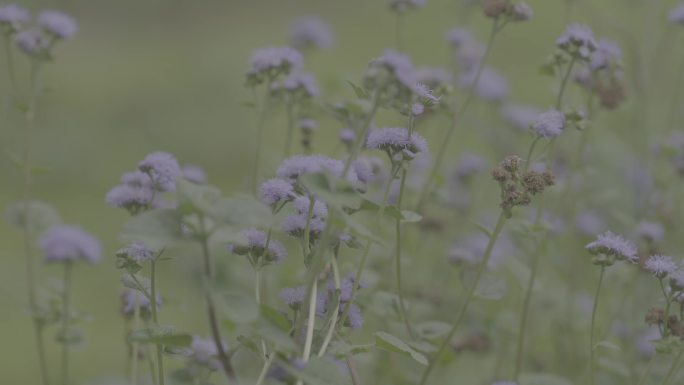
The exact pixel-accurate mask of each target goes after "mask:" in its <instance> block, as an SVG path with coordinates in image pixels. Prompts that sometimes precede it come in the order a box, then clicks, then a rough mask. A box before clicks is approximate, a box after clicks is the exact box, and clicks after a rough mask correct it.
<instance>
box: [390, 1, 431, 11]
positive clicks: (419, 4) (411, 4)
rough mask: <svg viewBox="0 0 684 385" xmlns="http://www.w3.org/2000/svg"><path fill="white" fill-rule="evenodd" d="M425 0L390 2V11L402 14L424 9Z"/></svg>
mask: <svg viewBox="0 0 684 385" xmlns="http://www.w3.org/2000/svg"><path fill="white" fill-rule="evenodd" d="M426 4H427V0H390V9H392V10H393V11H396V12H399V13H403V12H406V11H410V10H415V9H420V8H423V7H425V5H426Z"/></svg>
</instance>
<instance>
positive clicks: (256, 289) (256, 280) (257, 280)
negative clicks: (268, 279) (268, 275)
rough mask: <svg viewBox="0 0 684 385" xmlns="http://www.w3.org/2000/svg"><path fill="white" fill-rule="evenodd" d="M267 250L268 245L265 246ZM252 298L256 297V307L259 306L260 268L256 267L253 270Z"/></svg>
mask: <svg viewBox="0 0 684 385" xmlns="http://www.w3.org/2000/svg"><path fill="white" fill-rule="evenodd" d="M266 250H268V245H267V246H266ZM254 296H255V297H256V303H257V305H261V268H260V267H256V268H255V270H254Z"/></svg>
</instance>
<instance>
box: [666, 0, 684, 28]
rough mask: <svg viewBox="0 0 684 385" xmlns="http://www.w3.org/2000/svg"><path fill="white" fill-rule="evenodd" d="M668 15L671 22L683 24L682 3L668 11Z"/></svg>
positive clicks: (683, 11)
mask: <svg viewBox="0 0 684 385" xmlns="http://www.w3.org/2000/svg"><path fill="white" fill-rule="evenodd" d="M668 17H669V19H670V22H671V23H673V24H680V25H684V3H681V4H679V5H678V6H676V7H674V8H673V9H672V10H671V11H670V12H669V13H668Z"/></svg>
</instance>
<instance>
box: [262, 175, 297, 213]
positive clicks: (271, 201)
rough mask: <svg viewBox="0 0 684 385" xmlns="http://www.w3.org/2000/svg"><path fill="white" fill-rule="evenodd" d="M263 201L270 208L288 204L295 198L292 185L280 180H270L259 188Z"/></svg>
mask: <svg viewBox="0 0 684 385" xmlns="http://www.w3.org/2000/svg"><path fill="white" fill-rule="evenodd" d="M259 193H260V195H261V201H262V202H264V204H267V205H269V206H272V207H273V206H275V205H276V204H278V203H280V202H288V201H290V200H292V199H293V198H294V195H295V194H294V189H293V188H292V184H290V183H288V182H287V181H285V180H283V179H279V178H273V179H269V180H267V181H266V182H264V183H262V184H261V187H260V188H259Z"/></svg>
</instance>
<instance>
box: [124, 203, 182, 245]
mask: <svg viewBox="0 0 684 385" xmlns="http://www.w3.org/2000/svg"><path fill="white" fill-rule="evenodd" d="M182 239H183V232H182V230H181V218H180V216H179V215H178V213H177V212H176V211H175V210H171V209H164V210H152V211H147V212H144V213H142V214H140V215H138V216H135V217H132V218H131V219H129V220H128V221H127V222H126V223H124V225H123V229H122V230H121V240H122V241H123V242H124V243H130V242H142V243H144V244H145V245H146V246H147V247H149V248H151V249H156V250H161V249H163V248H165V247H169V246H172V245H175V244H178V243H179V242H180V241H181V240H182Z"/></svg>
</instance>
